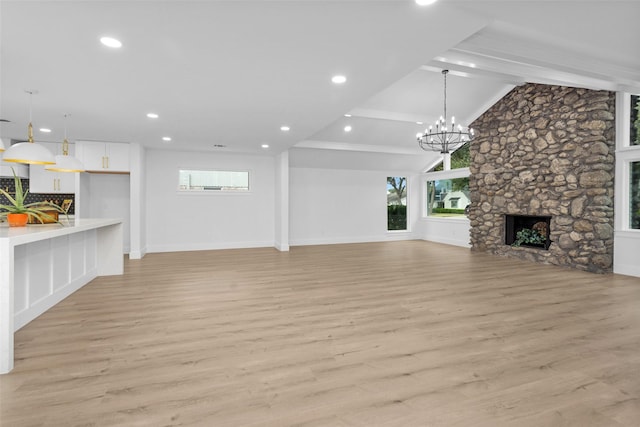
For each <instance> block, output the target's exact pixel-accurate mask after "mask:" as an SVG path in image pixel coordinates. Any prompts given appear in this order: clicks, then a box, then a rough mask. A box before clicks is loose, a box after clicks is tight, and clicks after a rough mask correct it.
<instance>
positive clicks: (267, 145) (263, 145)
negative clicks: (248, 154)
mask: <svg viewBox="0 0 640 427" xmlns="http://www.w3.org/2000/svg"><path fill="white" fill-rule="evenodd" d="M261 147H262V148H269V144H262V145H261Z"/></svg>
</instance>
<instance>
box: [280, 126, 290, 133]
mask: <svg viewBox="0 0 640 427" xmlns="http://www.w3.org/2000/svg"><path fill="white" fill-rule="evenodd" d="M280 130H281V131H282V132H289V131H290V130H291V128H290V127H289V126H280Z"/></svg>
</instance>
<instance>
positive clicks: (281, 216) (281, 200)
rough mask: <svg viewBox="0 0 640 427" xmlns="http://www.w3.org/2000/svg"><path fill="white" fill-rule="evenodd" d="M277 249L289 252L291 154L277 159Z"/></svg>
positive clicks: (282, 154) (286, 152) (283, 154)
mask: <svg viewBox="0 0 640 427" xmlns="http://www.w3.org/2000/svg"><path fill="white" fill-rule="evenodd" d="M275 184H276V189H275V192H276V200H275V247H276V249H278V250H279V251H283V252H284V251H288V250H289V152H288V151H285V152H283V153H280V154H279V155H278V156H277V157H276V176H275Z"/></svg>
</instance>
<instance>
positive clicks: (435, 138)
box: [417, 70, 473, 154]
mask: <svg viewBox="0 0 640 427" xmlns="http://www.w3.org/2000/svg"><path fill="white" fill-rule="evenodd" d="M448 73H449V70H442V75H443V76H444V114H443V115H442V116H440V119H438V120H436V123H435V128H434V127H433V125H431V126H429V129H425V131H424V133H419V134H418V135H417V137H418V144H420V148H422V149H423V150H425V151H439V152H440V153H442V154H446V153H450V152H451V151H455V150H456V149H457V148H458V147H460V146H462V145H464V144H466V143H467V142H469V141H471V140H472V139H473V129H471V128H463V127H462V126H460V125H458V127H456V124H455V118H454V117H453V116H451V122H449V123H447V74H448Z"/></svg>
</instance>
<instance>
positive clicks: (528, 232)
mask: <svg viewBox="0 0 640 427" xmlns="http://www.w3.org/2000/svg"><path fill="white" fill-rule="evenodd" d="M546 240H547V238H546V237H545V236H543V235H542V234H540V233H539V232H538V231H536V230H532V229H530V228H523V229H522V230H520V231H518V232H517V233H516V239H515V240H514V242H513V243H512V244H511V246H520V245H535V246H540V245H543V246H544V244H545V242H546Z"/></svg>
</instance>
